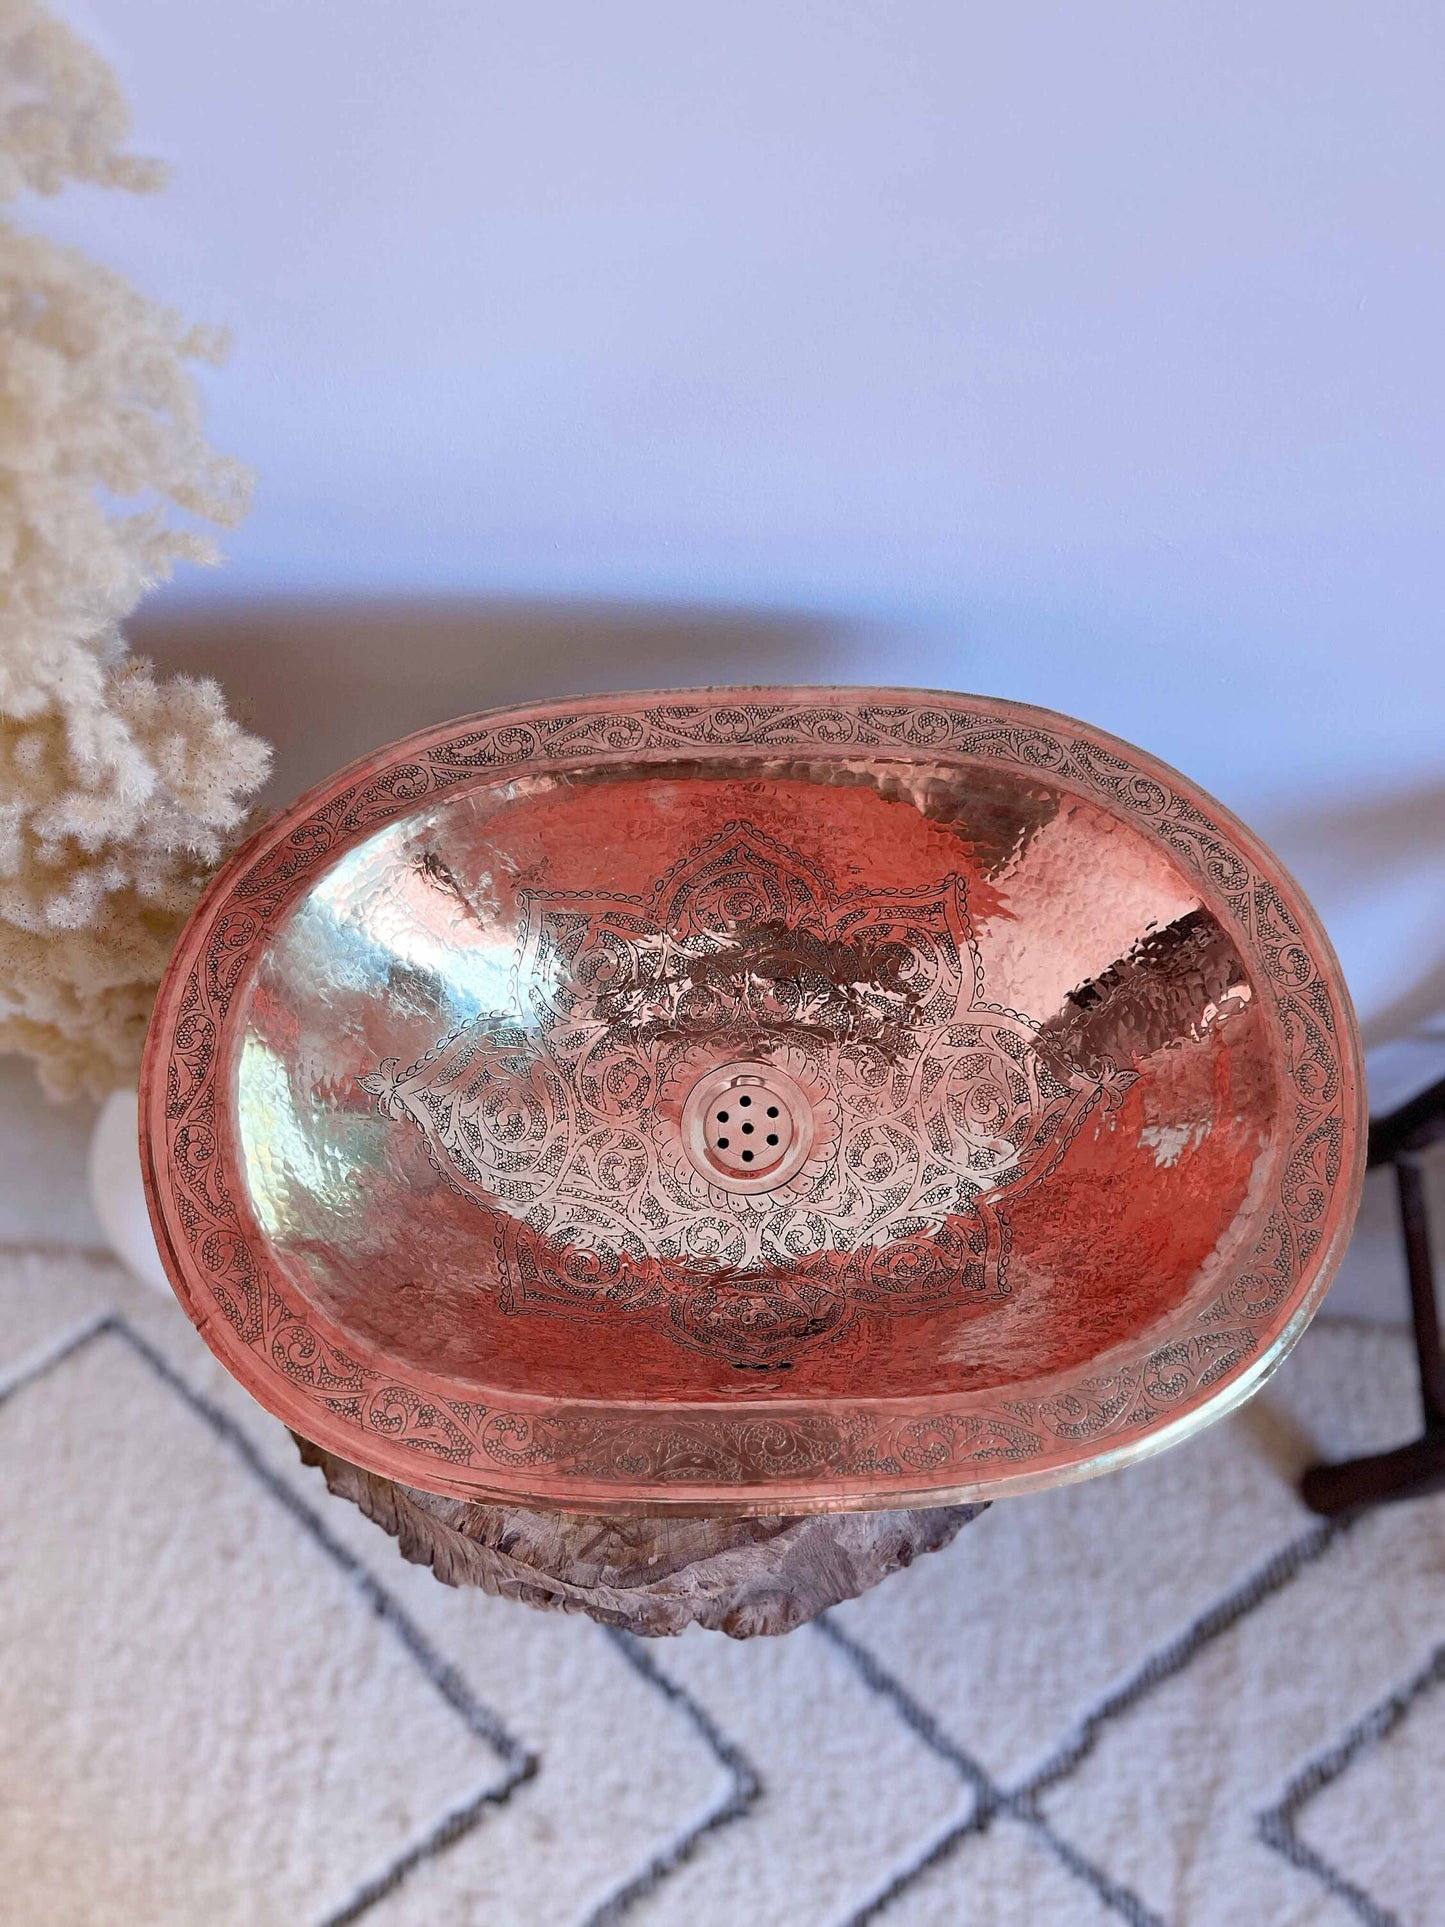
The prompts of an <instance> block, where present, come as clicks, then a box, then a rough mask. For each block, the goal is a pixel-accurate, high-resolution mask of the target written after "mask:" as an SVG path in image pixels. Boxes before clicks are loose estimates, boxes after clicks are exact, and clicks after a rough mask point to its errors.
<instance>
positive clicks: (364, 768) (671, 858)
mask: <svg viewBox="0 0 1445 1927" xmlns="http://www.w3.org/2000/svg"><path fill="white" fill-rule="evenodd" d="M142 1100H143V1101H142V1107H141V1110H142V1123H141V1135H142V1159H143V1164H144V1168H145V1172H146V1181H147V1189H148V1194H149V1198H150V1205H151V1212H152V1216H153V1219H154V1224H155V1229H156V1235H157V1239H158V1242H159V1244H160V1249H161V1253H162V1256H163V1258H164V1261H165V1264H166V1267H167V1270H168V1272H169V1274H170V1277H171V1280H172V1282H173V1284H174V1286H175V1289H176V1292H177V1294H178V1295H179V1297H180V1299H181V1301H182V1303H183V1304H184V1305H185V1307H186V1309H187V1311H188V1312H189V1313H190V1315H191V1317H192V1318H193V1319H194V1321H195V1323H196V1325H197V1326H198V1328H199V1329H200V1331H201V1332H202V1334H203V1335H204V1337H205V1339H206V1341H207V1343H208V1344H209V1345H210V1346H211V1347H212V1348H213V1350H214V1351H215V1352H216V1354H217V1356H218V1357H219V1358H220V1359H221V1360H222V1362H223V1363H224V1364H225V1365H226V1366H227V1367H228V1368H229V1370H230V1371H231V1372H233V1373H234V1374H235V1376H236V1377H237V1378H238V1379H239V1380H240V1381H241V1383H242V1384H243V1385H245V1386H246V1387H247V1388H248V1390H249V1391H251V1392H252V1393H253V1394H254V1396H255V1397H256V1398H257V1399H259V1400H260V1401H261V1403H262V1404H264V1405H266V1406H267V1407H269V1409H270V1410H271V1411H273V1412H275V1413H277V1414H278V1415H279V1416H280V1417H281V1418H283V1419H285V1420H286V1422H287V1423H288V1424H290V1425H291V1426H293V1427H294V1428H295V1429H296V1430H297V1431H298V1432H300V1433H302V1434H304V1435H305V1436H306V1437H308V1438H310V1439H312V1440H314V1441H316V1442H317V1443H318V1444H321V1445H324V1446H326V1447H327V1448H329V1449H330V1450H332V1451H334V1452H336V1453H339V1454H341V1455H342V1456H344V1457H346V1458H349V1459H351V1460H353V1461H354V1462H355V1463H357V1464H359V1465H362V1466H364V1467H367V1468H369V1469H371V1470H373V1471H376V1472H379V1473H382V1474H384V1475H386V1476H387V1477H390V1478H393V1479H397V1480H399V1481H401V1482H403V1483H405V1484H409V1485H413V1486H420V1487H424V1488H427V1489H429V1490H431V1491H435V1492H443V1493H451V1494H456V1495H461V1496H465V1497H469V1498H479V1497H486V1498H490V1499H497V1500H505V1501H507V1502H511V1503H517V1504H523V1505H530V1506H554V1507H565V1508H568V1509H570V1510H577V1511H594V1512H609V1511H625V1512H639V1513H641V1512H649V1511H662V1510H669V1509H672V1510H679V1511H688V1512H699V1513H701V1512H708V1513H727V1512H735V1513H769V1512H772V1513H777V1512H798V1511H807V1510H822V1509H827V1508H838V1507H865V1506H901V1505H920V1504H931V1503H943V1502H945V1501H949V1502H951V1501H956V1500H958V1499H960V1498H980V1497H995V1496H998V1495H999V1494H1004V1493H1010V1492H1019V1491H1023V1490H1025V1489H1028V1488H1032V1487H1038V1486H1045V1485H1050V1484H1055V1483H1058V1482H1060V1481H1063V1480H1068V1479H1075V1478H1080V1477H1084V1476H1086V1475H1088V1474H1090V1473H1094V1472H1099V1471H1102V1470H1105V1469H1107V1468H1108V1467H1111V1466H1116V1465H1120V1464H1123V1463H1126V1462H1128V1461H1130V1460H1132V1459H1135V1458H1138V1457H1140V1456H1142V1455H1143V1454H1145V1453H1147V1452H1151V1451H1155V1450H1158V1449H1159V1448H1160V1447H1162V1446H1164V1445H1167V1444H1169V1443H1172V1442H1173V1441H1175V1440H1178V1439H1181V1438H1183V1437H1185V1436H1186V1435H1188V1434H1189V1433H1191V1432H1193V1431H1195V1430H1197V1429H1198V1428H1199V1427H1200V1426H1201V1425H1203V1424H1204V1423H1206V1422H1207V1421H1208V1420H1209V1419H1211V1418H1214V1417H1217V1416H1219V1415H1220V1414H1222V1413H1224V1412H1226V1411H1228V1410H1229V1409H1230V1408H1231V1407H1233V1406H1235V1405H1237V1404H1238V1403H1239V1402H1240V1401H1241V1400H1242V1399H1244V1398H1245V1397H1247V1396H1248V1395H1249V1393H1250V1392H1251V1391H1253V1390H1254V1389H1255V1388H1257V1387H1258V1386H1259V1385H1260V1384H1261V1383H1262V1382H1263V1381H1264V1379H1265V1378H1266V1377H1267V1376H1268V1374H1269V1373H1270V1372H1271V1370H1272V1369H1273V1368H1274V1367H1275V1365H1277V1364H1278V1362H1279V1361H1280V1359H1281V1358H1282V1357H1283V1356H1284V1354H1285V1352H1286V1351H1287V1350H1288V1348H1289V1346H1290V1345H1291V1343H1292V1342H1293V1341H1294V1339H1295V1338H1296V1337H1297V1336H1298V1334H1299V1332H1300V1331H1301V1330H1302V1328H1303V1326H1304V1325H1305V1323H1306V1322H1307V1320H1308V1319H1309V1317H1310V1315H1311V1313H1312V1312H1313V1310H1314V1308H1315V1307H1316V1305H1317V1304H1318V1302H1319V1299H1320V1297H1321V1295H1322V1293H1323V1291H1324V1289H1325V1286H1326V1284H1327V1282H1328V1280H1329V1277H1330V1274H1331V1271H1332V1269H1333V1267H1334V1265H1335V1263H1336V1262H1337V1260H1338V1258H1339V1256H1340V1253H1341V1251H1342V1249H1343V1246H1344V1243H1345V1240H1346V1237H1347V1235H1348V1231H1349V1227H1350V1223H1351V1219H1352V1217H1353V1213H1354V1207H1355V1203H1356V1199H1357V1195H1358V1190H1359V1184H1360V1175H1361V1165H1362V1152H1363V1143H1364V1134H1363V1129H1362V1080H1361V1076H1360V1069H1359V1059H1358V1044H1357V1039H1356V1033H1355V1027H1354V1021H1353V1017H1352V1014H1351V1011H1350V1006H1349V1001H1348V998H1347V996H1346V994H1345V991H1344V987H1343V985H1342V983H1341V981H1340V976H1339V970H1338V966H1337V965H1336V963H1335V960H1334V957H1333V956H1332V954H1331V952H1330V949H1329V945H1328V943H1327V942H1326V940H1325V938H1324V936H1323V934H1322V933H1321V931H1320V928H1319V925H1318V924H1317V922H1316V920H1315V918H1314V916H1313V915H1312V913H1311V911H1310V909H1309V906H1308V904H1307V903H1305V901H1304V900H1303V898H1302V897H1301V895H1300V892H1299V890H1298V888H1297V887H1296V886H1295V885H1294V884H1293V883H1292V882H1291V880H1290V879H1289V877H1288V876H1287V875H1285V873H1284V872H1283V871H1282V869H1281V868H1280V866H1279V864H1278V863H1277V862H1276V861H1275V859H1274V858H1273V857H1272V856H1271V855H1270V854H1269V852H1268V851H1267V850H1265V849H1264V848H1263V847H1262V846H1261V845H1260V844H1259V842H1258V841H1257V840H1256V839H1255V838H1254V837H1253V836H1252V835H1251V834H1250V833H1249V832H1248V831H1247V830H1246V829H1244V828H1243V827H1242V826H1241V825H1240V824H1239V823H1237V822H1235V821H1234V820H1233V818H1231V817H1230V816H1229V815H1228V814H1227V812H1225V811H1224V810H1223V809H1221V808H1220V807H1219V805H1217V804H1215V803H1213V802H1211V801H1210V800H1209V799H1208V798H1207V797H1205V796H1203V795H1202V794H1201V793H1200V792H1199V791H1198V790H1197V789H1195V788H1194V787H1193V786H1192V785H1190V784H1188V783H1187V782H1185V781H1184V779H1183V778H1181V777H1179V776H1178V775H1176V774H1175V773H1174V772H1173V771H1172V770H1169V769H1167V768H1165V767H1164V766H1163V765H1161V764H1159V763H1157V762H1155V761H1154V760H1153V759H1152V758H1150V757H1148V756H1145V755H1144V754H1142V753H1141V752H1140V751H1138V750H1135V749H1132V748H1130V747H1129V746H1128V745H1127V744H1124V743H1121V742H1119V741H1117V740H1115V739H1113V738H1111V737H1107V736H1104V735H1103V734H1101V733H1100V732H1099V731H1097V730H1094V729H1090V728H1088V727H1086V726H1085V725H1083V724H1080V723H1076V722H1072V721H1069V720H1068V719H1067V718H1065V717H1062V716H1057V715H1053V714H1050V713H1049V712H1046V711H1043V710H1038V709H1028V708H1024V707H1021V706H1019V705H1016V704H1010V703H1004V702H996V701H989V700H985V699H983V698H979V697H962V696H951V695H934V694H921V693H918V692H915V691H908V690H901V691H885V690H872V689H775V690H769V689H740V690H723V691H717V690H708V691H684V692H679V693H674V694H648V695H642V696H626V697H610V698H609V697H600V698H588V699H583V700H574V701H571V702H555V703H547V704H541V705H538V706H536V707H535V708H529V709H512V710H507V711H500V712H493V713H491V714H488V715H483V716H475V717H470V718H467V719H465V720H463V721H461V722H456V723H452V724H448V725H446V726H444V727H442V728H438V729H433V730H429V731H426V732H424V733H422V734H420V735H417V736H414V737H411V738H409V739H408V740H407V741H405V742H402V743H399V744H396V745H394V746H393V747H391V748H389V749H386V750H382V751H379V752H378V753H377V754H376V755H374V756H372V757H370V758H368V759H367V760H366V761H364V762H362V763H359V764H356V765H353V766H352V767H351V768H350V769H348V770H345V771H343V772H342V773H341V774H340V775H339V776H337V777H336V778H335V779H334V780H333V781H331V782H329V783H327V784H325V785H323V786H322V787H321V788H319V789H316V790H313V791H311V792H310V793H309V794H308V795H306V796H303V797H302V798H301V799H300V800H299V801H298V802H296V803H295V804H293V805H292V806H291V808H290V809H289V810H287V811H285V812H284V813H283V814H281V815H280V816H278V817H276V818H275V819H274V820H273V821H271V822H270V823H268V824H267V825H266V827H265V828H264V829H262V830H261V831H260V832H259V833H258V834H257V835H256V836H255V837H253V838H252V840H251V841H250V842H249V843H248V844H247V845H246V846H245V847H244V848H243V849H242V850H241V851H240V852H239V853H238V854H237V855H236V856H235V857H234V858H233V859H232V861H231V862H230V863H229V864H228V865H227V866H226V868H225V869H224V870H223V871H222V872H221V874H220V875H219V876H218V877H217V878H216V879H215V881H214V883H213V884H212V886H211V888H210V889H209V891H208V892H207V894H206V897H205V899H204V900H203V902H202V904H201V905H200V907H199V909H198V910H197V912H196V914H195V916H194V918H193V919H192V921H191V923H190V924H189V926H188V927H187V929H186V932H185V934H184V936H183V938H182V940H181V942H180V944H179V946H178V948H177V950H176V952H175V955H174V957H173V959H172V962H171V966H170V969H169V972H168V974H167V976H166V980H165V982H164V984H163V986H162V988H161V993H160V996H159V999H158V1001H157V1005H156V1012H155V1017H154V1020H153V1022H152V1026H151V1031H150V1036H149V1040H148V1045H147V1054H146V1064H145V1074H144V1084H143V1093H142Z"/></svg>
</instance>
